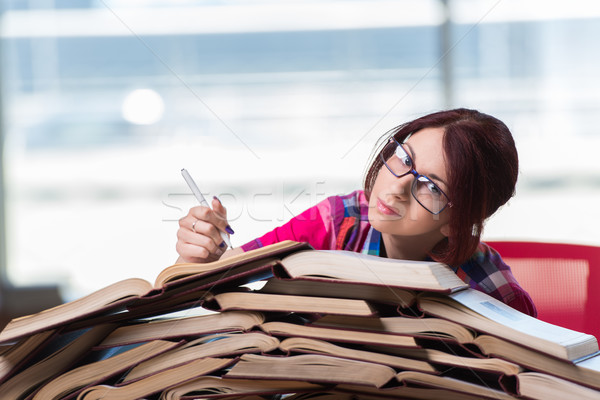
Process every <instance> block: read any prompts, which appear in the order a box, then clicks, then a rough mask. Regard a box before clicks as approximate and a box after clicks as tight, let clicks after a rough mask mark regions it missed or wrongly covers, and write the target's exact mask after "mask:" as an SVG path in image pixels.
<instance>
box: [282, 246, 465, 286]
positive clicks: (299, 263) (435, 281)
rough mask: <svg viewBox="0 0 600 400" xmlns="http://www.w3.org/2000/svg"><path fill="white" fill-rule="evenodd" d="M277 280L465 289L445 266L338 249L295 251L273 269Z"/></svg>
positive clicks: (459, 280)
mask: <svg viewBox="0 0 600 400" xmlns="http://www.w3.org/2000/svg"><path fill="white" fill-rule="evenodd" d="M275 275H276V276H277V277H278V278H280V279H304V280H311V281H323V282H345V283H357V284H371V285H376V286H382V287H390V288H402V289H413V290H425V291H433V292H439V293H452V292H456V291H458V290H462V289H465V288H467V287H468V285H467V284H466V283H465V282H463V281H462V280H461V279H460V278H459V277H458V276H457V275H456V274H455V273H454V271H452V269H450V267H448V266H447V265H445V264H442V263H438V262H434V261H431V262H429V261H405V260H395V259H389V258H382V257H377V256H373V255H367V254H362V253H354V252H349V251H340V250H312V251H299V252H295V253H294V254H291V255H289V256H287V257H284V258H283V259H282V260H281V261H280V262H279V265H278V266H276V267H275Z"/></svg>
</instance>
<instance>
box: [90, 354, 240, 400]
mask: <svg viewBox="0 0 600 400" xmlns="http://www.w3.org/2000/svg"><path fill="white" fill-rule="evenodd" d="M232 362H234V360H233V359H229V358H210V357H207V358H201V359H198V360H194V361H191V362H189V363H186V364H183V365H179V366H177V367H173V368H169V369H166V370H163V371H160V372H157V373H156V374H152V375H149V376H147V377H145V378H142V379H138V380H135V381H132V382H129V383H126V384H115V385H108V384H102V385H96V386H91V387H88V388H86V389H84V390H83V391H82V392H81V393H80V394H79V396H78V400H100V399H113V400H131V399H143V398H147V397H149V396H152V395H154V394H157V393H161V392H164V391H165V390H167V389H168V388H170V387H173V386H176V385H178V384H182V383H185V382H188V381H191V380H192V379H194V378H198V377H200V376H203V375H207V374H210V373H213V372H215V371H219V370H221V369H223V368H225V367H227V366H229V365H230V364H231V363H232Z"/></svg>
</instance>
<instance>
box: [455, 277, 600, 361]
mask: <svg viewBox="0 0 600 400" xmlns="http://www.w3.org/2000/svg"><path fill="white" fill-rule="evenodd" d="M448 297H450V298H452V299H454V300H456V301H457V302H459V303H460V304H462V305H464V306H466V307H467V308H469V309H471V310H473V311H475V312H476V313H478V314H481V315H483V316H484V317H486V318H489V319H491V320H492V321H495V322H497V323H499V324H502V325H505V326H508V327H510V328H511V329H513V330H516V331H518V332H522V333H525V334H527V335H531V336H535V337H538V338H540V339H545V340H548V341H550V342H555V343H560V344H562V345H564V346H569V345H571V344H574V343H580V342H582V341H588V340H589V341H596V339H595V338H594V337H593V336H592V335H587V334H585V333H581V332H577V331H574V330H571V329H567V328H563V327H561V326H558V325H553V324H550V323H547V322H544V321H542V320H539V319H537V318H533V317H531V316H529V315H527V314H523V313H522V312H520V311H517V310H515V309H514V308H512V307H509V306H508V305H506V304H504V303H502V302H501V301H499V300H496V299H495V298H493V297H491V296H489V295H487V294H485V293H482V292H480V291H478V290H475V289H467V290H463V291H461V292H457V293H453V294H450V295H449V296H448ZM597 350H598V344H597V341H596V351H597Z"/></svg>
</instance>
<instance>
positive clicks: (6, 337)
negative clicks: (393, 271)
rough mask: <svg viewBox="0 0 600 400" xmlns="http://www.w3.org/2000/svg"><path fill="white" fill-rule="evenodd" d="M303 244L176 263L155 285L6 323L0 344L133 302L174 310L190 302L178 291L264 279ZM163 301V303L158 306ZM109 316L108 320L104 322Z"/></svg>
mask: <svg viewBox="0 0 600 400" xmlns="http://www.w3.org/2000/svg"><path fill="white" fill-rule="evenodd" d="M307 248H310V246H309V245H308V244H306V243H298V242H292V241H286V242H281V243H276V244H274V245H271V246H266V247H263V248H260V249H256V250H252V251H249V252H246V253H241V254H237V255H235V256H232V257H229V258H224V259H221V260H218V261H215V262H212V263H206V264H175V265H172V266H170V267H167V268H166V269H165V270H163V271H162V272H161V273H160V274H159V275H158V277H157V278H156V282H155V283H154V285H153V284H151V283H150V282H147V281H145V280H143V279H139V278H130V279H125V280H122V281H119V282H116V283H114V284H112V285H109V286H107V287H105V288H102V289H100V290H97V291H95V292H93V293H91V294H89V295H87V296H84V297H82V298H79V299H77V300H74V301H71V302H69V303H65V304H61V305H59V306H57V307H53V308H50V309H48V310H44V311H42V312H39V313H37V314H32V315H28V316H24V317H20V318H16V319H14V320H12V321H10V322H9V323H8V325H7V326H6V327H5V328H4V329H3V330H2V332H0V343H4V342H10V341H14V340H16V339H18V338H20V337H23V336H26V335H31V334H33V333H36V332H39V331H42V330H47V329H51V328H53V327H57V326H62V325H65V324H67V323H69V322H72V321H78V322H81V320H82V319H90V321H93V319H92V317H94V316H97V315H105V314H112V315H114V316H115V318H119V317H120V315H119V313H122V312H123V311H124V310H126V309H127V307H135V306H136V304H137V303H140V304H143V305H146V309H149V310H152V312H155V313H157V312H158V313H162V312H164V310H166V309H168V308H171V309H176V306H177V304H185V303H186V302H189V299H190V298H189V296H185V295H182V293H183V294H185V293H186V291H187V290H192V291H193V290H199V289H202V288H206V287H211V286H212V285H214V284H215V282H220V283H223V284H225V283H229V282H231V284H243V283H248V282H251V281H254V280H260V279H264V278H265V277H268V276H270V275H271V268H272V265H273V263H274V260H277V259H279V258H280V257H283V256H285V255H286V254H290V253H293V252H295V251H298V250H302V249H304V250H306V249H307ZM190 288H191V289H190ZM169 297H175V301H173V300H169ZM165 298H166V299H165ZM161 303H164V304H162V307H161V308H160V309H159V308H158V307H156V305H161ZM140 307H141V306H140ZM121 317H122V316H121ZM111 320H112V319H111V318H108V319H106V320H105V321H102V322H108V321H111ZM93 323H94V324H96V323H97V321H94V322H93ZM78 327H81V324H80V325H79V326H78Z"/></svg>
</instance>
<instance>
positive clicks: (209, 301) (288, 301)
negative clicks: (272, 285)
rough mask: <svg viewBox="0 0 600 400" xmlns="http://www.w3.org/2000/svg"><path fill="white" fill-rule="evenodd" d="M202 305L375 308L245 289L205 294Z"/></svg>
mask: <svg viewBox="0 0 600 400" xmlns="http://www.w3.org/2000/svg"><path fill="white" fill-rule="evenodd" d="M203 297H204V301H203V303H202V306H203V307H204V308H207V309H209V310H214V311H221V312H223V311H233V310H247V311H264V312H286V313H288V312H294V313H304V314H333V315H337V314H340V315H357V316H372V315H375V314H377V310H376V309H375V308H374V307H372V306H371V305H370V304H369V303H368V302H366V301H364V300H358V299H339V298H331V297H314V296H300V295H291V294H271V293H260V292H254V291H253V292H248V291H243V292H242V291H230V292H223V293H217V294H212V293H207V294H206V295H204V296H203Z"/></svg>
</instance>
